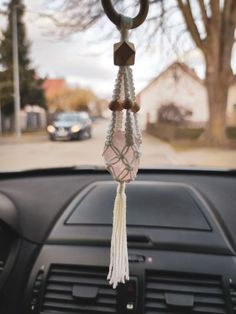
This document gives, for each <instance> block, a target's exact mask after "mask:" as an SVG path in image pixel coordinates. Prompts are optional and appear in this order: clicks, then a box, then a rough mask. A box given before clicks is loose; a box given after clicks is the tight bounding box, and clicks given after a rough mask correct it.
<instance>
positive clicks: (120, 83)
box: [103, 19, 142, 288]
mask: <svg viewBox="0 0 236 314" xmlns="http://www.w3.org/2000/svg"><path fill="white" fill-rule="evenodd" d="M129 28H130V27H129V26H128V25H127V20H125V19H123V24H122V27H121V42H120V43H118V44H115V49H114V62H115V64H117V65H119V70H118V74H117V79H116V82H115V88H114V91H113V96H112V101H111V102H110V104H109V108H110V110H111V111H112V120H111V124H110V127H109V130H108V132H107V137H106V142H105V147H104V151H103V158H104V160H105V164H106V167H107V169H108V171H109V172H110V173H111V175H112V176H113V179H114V180H116V181H118V183H119V184H118V187H117V194H116V199H115V204H114V211H113V231H112V239H111V252H110V267H109V273H108V280H109V282H110V284H111V285H112V286H113V288H116V287H117V285H118V283H120V282H121V283H124V282H125V280H128V279H129V262H128V249H127V232H126V195H125V183H128V182H130V181H133V180H134V179H135V177H136V175H137V172H138V168H139V162H140V145H141V143H142V136H141V132H140V128H139V124H138V116H137V112H138V111H139V109H140V108H139V105H138V103H137V102H136V97H135V88H134V82H133V74H132V69H131V68H130V67H129V65H131V64H134V56H135V50H134V46H133V44H131V43H129V42H128V29H129Z"/></svg>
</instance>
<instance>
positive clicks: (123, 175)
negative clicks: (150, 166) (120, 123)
mask: <svg viewBox="0 0 236 314" xmlns="http://www.w3.org/2000/svg"><path fill="white" fill-rule="evenodd" d="M103 158H104V160H105V164H106V167H107V169H108V171H109V172H110V173H111V175H112V176H113V179H114V180H116V181H119V182H129V181H132V180H134V178H135V177H136V174H137V172H138V167H139V160H140V152H139V141H138V140H137V139H135V143H134V144H133V145H127V144H126V138H125V132H124V131H120V130H119V131H114V133H113V137H112V143H111V144H109V145H106V146H105V148H104V152H103Z"/></svg>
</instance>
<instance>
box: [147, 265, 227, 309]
mask: <svg viewBox="0 0 236 314" xmlns="http://www.w3.org/2000/svg"><path fill="white" fill-rule="evenodd" d="M154 313H159V314H162V313H171V314H175V313H181V314H184V313H188V314H189V313H198V314H200V313H202V314H203V313H204V314H207V313H212V314H227V313H228V311H227V307H226V302H225V297H224V292H223V288H222V283H221V278H220V277H217V276H216V277H215V276H207V275H206V276H203V275H198V274H194V275H186V274H180V273H159V272H154V271H148V272H147V274H146V286H145V314H154Z"/></svg>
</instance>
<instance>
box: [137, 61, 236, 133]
mask: <svg viewBox="0 0 236 314" xmlns="http://www.w3.org/2000/svg"><path fill="white" fill-rule="evenodd" d="M137 98H138V101H139V103H140V105H141V110H140V117H141V124H142V127H144V128H145V126H146V124H147V122H150V123H155V122H156V121H157V115H158V111H159V109H160V107H162V106H163V105H167V104H170V103H173V104H175V105H177V106H180V107H183V108H185V109H186V110H188V111H191V112H192V115H191V116H190V117H189V118H188V119H189V122H190V124H191V125H193V126H203V125H204V124H205V123H206V122H207V120H208V115H209V112H208V97H207V90H206V86H205V82H204V80H202V79H200V78H199V77H198V76H197V74H196V73H195V71H194V70H192V69H190V68H189V67H188V66H187V65H186V64H184V63H180V62H175V63H173V64H172V65H170V66H169V67H168V68H167V69H166V70H164V71H163V72H162V73H160V74H159V75H158V76H157V77H156V78H155V79H154V80H152V81H151V82H150V83H149V84H148V85H147V86H146V87H145V88H144V89H143V90H142V91H141V92H140V93H139V94H138V96H137ZM227 122H228V124H229V125H236V81H235V82H233V83H232V85H231V86H230V89H229V95H228V105H227Z"/></svg>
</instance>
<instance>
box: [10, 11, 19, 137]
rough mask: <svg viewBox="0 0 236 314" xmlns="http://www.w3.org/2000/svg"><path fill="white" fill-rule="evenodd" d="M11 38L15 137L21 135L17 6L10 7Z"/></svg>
mask: <svg viewBox="0 0 236 314" xmlns="http://www.w3.org/2000/svg"><path fill="white" fill-rule="evenodd" d="M12 10H13V11H12V39H13V43H12V45H13V77H14V114H15V116H14V120H15V133H16V137H18V138H20V137H21V123H20V122H21V121H20V77H19V53H18V30H17V6H13V8H12Z"/></svg>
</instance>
